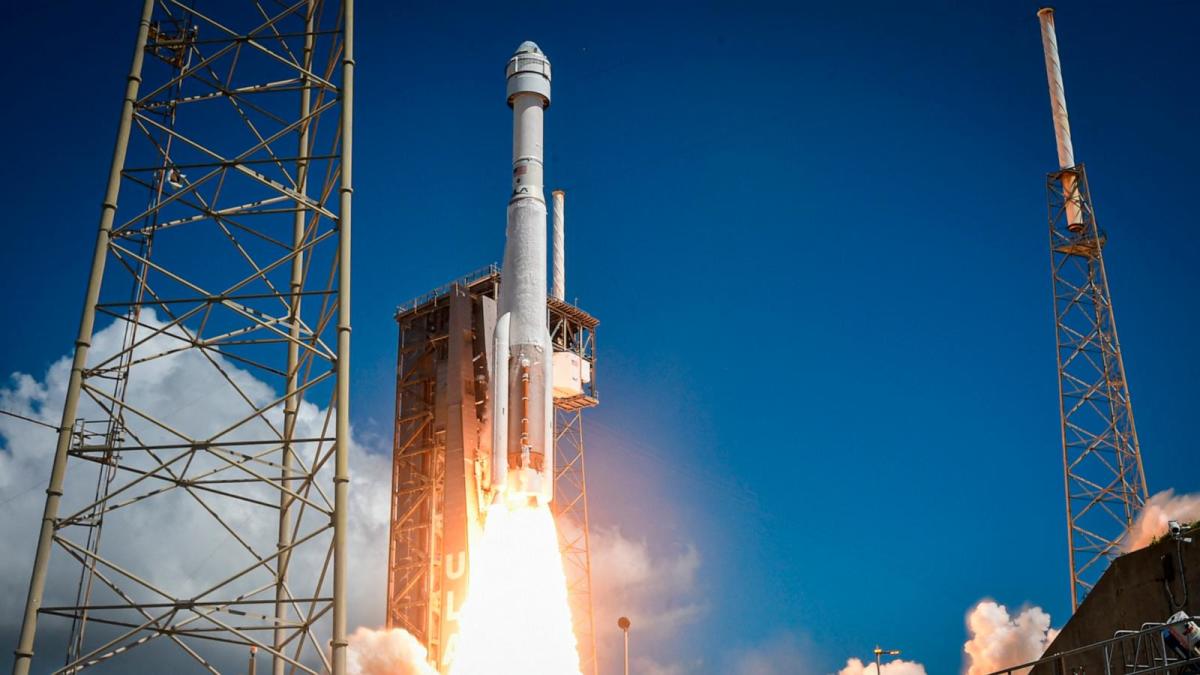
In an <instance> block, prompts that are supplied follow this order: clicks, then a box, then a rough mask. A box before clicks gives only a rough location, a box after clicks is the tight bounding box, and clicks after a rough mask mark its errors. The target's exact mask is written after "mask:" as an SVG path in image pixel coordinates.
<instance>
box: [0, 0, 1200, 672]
mask: <svg viewBox="0 0 1200 675" xmlns="http://www.w3.org/2000/svg"><path fill="white" fill-rule="evenodd" d="M415 4H416V6H412V5H411V4H409V3H360V5H361V6H360V8H359V35H358V64H359V65H358V79H357V82H356V88H357V92H356V93H357V101H356V103H357V109H356V125H357V126H356V141H357V143H356V156H355V160H356V166H355V168H356V194H355V226H356V227H355V246H356V251H355V256H356V257H355V270H354V293H355V305H354V311H355V316H354V325H355V332H354V359H353V377H354V381H353V386H354V394H353V403H354V410H353V415H354V423H355V425H356V426H357V428H359V429H360V430H363V431H364V432H369V433H375V434H379V435H382V436H390V434H391V409H392V405H393V396H394V390H393V387H394V382H393V371H394V361H395V337H396V336H395V324H394V322H393V321H392V319H391V313H392V309H393V308H394V306H395V305H397V304H398V303H400V302H402V301H404V300H407V299H408V298H410V297H412V296H416V295H419V294H420V293H423V292H424V291H426V290H428V289H429V288H431V287H433V286H435V285H438V284H441V283H444V282H445V281H447V280H449V279H450V278H452V277H455V276H458V275H459V274H462V273H465V272H467V271H469V270H471V269H474V268H476V267H479V266H481V265H483V264H486V263H488V262H492V261H495V260H497V259H498V258H499V257H500V254H501V251H502V246H503V226H504V206H505V203H506V200H507V197H508V190H509V183H508V181H509V178H508V171H509V162H510V157H509V152H510V136H509V134H510V124H511V118H510V113H509V110H508V108H507V107H506V106H505V105H504V97H503V86H504V85H503V66H504V63H505V60H506V59H507V57H508V55H509V54H510V53H511V52H512V50H513V48H514V47H515V46H516V45H517V44H518V43H519V42H521V41H522V40H525V39H533V40H536V41H537V42H538V43H539V44H540V45H541V46H542V48H543V49H544V50H545V52H546V53H547V54H548V55H549V56H550V58H551V60H552V62H553V64H554V69H555V71H554V72H555V81H554V103H553V106H552V107H551V109H550V111H549V112H548V114H547V142H546V145H547V152H548V155H547V172H546V173H547V182H548V186H549V187H554V188H558V187H561V188H564V189H566V190H567V192H568V196H567V213H568V215H567V220H568V250H567V266H568V267H567V270H568V272H567V274H568V276H567V290H568V296H569V297H571V298H577V299H578V301H579V303H580V304H581V306H583V307H585V308H587V309H588V310H589V311H591V312H592V313H594V314H595V315H596V316H598V317H599V318H600V319H601V320H602V322H603V323H602V325H601V327H600V333H599V345H600V350H601V351H600V359H601V361H600V364H599V372H598V377H599V383H600V387H601V397H602V400H603V403H602V405H601V406H600V408H598V409H597V410H595V411H593V412H594V414H593V415H591V419H590V421H589V425H590V426H589V434H590V435H589V456H588V461H589V471H590V474H591V476H592V482H591V485H590V489H591V500H592V501H591V505H592V506H591V509H592V516H593V520H594V522H595V523H597V524H598V525H600V526H604V527H612V526H620V527H621V529H622V531H623V532H624V533H625V534H626V535H629V536H633V537H645V538H647V540H648V541H649V542H650V543H651V546H652V547H653V548H655V549H656V550H659V551H662V552H665V553H666V554H669V553H670V552H671V551H677V550H679V549H680V548H681V547H686V546H688V545H694V546H695V547H696V550H697V551H698V552H699V554H700V556H701V559H702V561H703V562H702V566H701V568H700V571H699V577H698V580H697V583H696V590H697V592H698V593H701V594H702V595H703V596H704V598H705V600H706V604H707V606H708V611H707V613H706V614H705V615H704V616H703V617H702V618H701V619H700V620H699V621H698V622H696V623H694V624H692V625H690V626H689V627H688V628H687V629H686V630H684V631H682V632H680V633H678V634H677V635H675V636H674V638H673V640H672V643H671V644H669V645H658V646H655V648H656V649H658V650H660V651H659V653H661V654H664V655H676V656H679V655H696V656H697V657H700V658H704V660H705V662H706V663H708V664H715V663H719V662H720V660H721V659H722V658H725V656H726V655H727V654H728V653H729V652H730V651H735V650H739V649H751V648H753V647H754V646H755V645H757V644H760V643H762V642H764V641H770V640H771V639H773V638H774V637H776V636H779V635H784V634H790V635H794V636H798V639H799V640H801V641H803V642H804V643H805V644H806V645H807V647H806V648H805V649H806V652H807V654H808V655H809V658H811V660H812V662H813V663H816V664H819V666H820V667H821V668H826V669H828V670H829V671H832V670H835V669H836V668H837V667H838V665H840V663H841V662H842V661H844V659H845V658H846V657H847V656H852V655H860V656H861V655H865V654H866V653H867V652H868V651H869V649H870V648H871V647H872V646H873V645H874V644H875V643H876V642H880V643H885V644H886V645H891V646H897V647H899V648H902V649H904V651H905V654H906V656H910V657H912V658H914V659H917V660H920V661H922V662H924V663H925V664H926V665H927V666H928V667H929V668H930V672H939V673H940V672H954V671H956V670H957V669H958V667H959V665H960V662H961V647H962V642H963V639H964V637H965V631H964V628H963V615H964V613H965V612H966V610H967V609H968V608H969V607H970V606H971V605H972V604H973V603H974V602H976V601H977V600H979V599H980V598H983V597H994V598H995V599H997V600H999V601H1001V602H1004V603H1007V604H1008V605H1009V606H1010V607H1011V606H1014V605H1021V604H1023V603H1034V604H1038V605H1041V606H1043V607H1044V608H1046V610H1047V611H1049V612H1050V613H1051V615H1052V616H1053V617H1054V618H1055V623H1056V624H1058V623H1061V621H1062V619H1063V618H1064V617H1065V616H1066V615H1067V613H1068V608H1069V598H1068V586H1067V583H1066V552H1065V536H1064V534H1065V532H1064V529H1065V528H1064V522H1063V521H1064V516H1063V513H1062V477H1061V470H1062V469H1061V461H1060V447H1059V445H1058V444H1059V430H1058V420H1057V392H1056V382H1055V374H1054V368H1055V362H1054V351H1053V339H1054V336H1053V323H1052V319H1051V309H1050V287H1049V283H1050V280H1049V270H1048V254H1047V250H1046V248H1047V237H1046V223H1045V195H1044V175H1045V173H1046V172H1047V171H1048V170H1051V169H1054V168H1055V154H1054V140H1053V131H1052V126H1051V123H1050V117H1049V106H1048V102H1047V94H1046V88H1045V73H1044V70H1043V65H1042V56H1041V45H1040V39H1039V34H1038V28H1037V21H1036V19H1035V17H1034V11H1035V9H1036V6H1035V4H1032V3H1020V2H1007V3H998V2H990V3H968V4H956V3H939V2H934V3H925V4H921V5H913V4H912V3H871V2H867V3H856V4H855V5H854V6H853V8H850V7H847V6H841V5H839V4H837V3H809V4H797V5H794V6H785V5H783V4H781V5H779V6H771V5H746V4H744V3H739V6H736V7H735V6H733V4H732V3H730V4H729V5H717V4H711V3H705V4H701V5H696V4H694V3H691V4H683V3H679V4H663V5H656V6H653V7H647V6H642V5H612V4H609V5H605V6H603V7H600V6H595V5H584V4H568V3H528V4H526V5H523V6H521V7H520V8H519V9H518V8H517V7H515V6H513V5H512V4H511V3H510V4H507V5H504V4H487V5H481V6H468V5H459V6H455V7H445V6H441V5H440V4H439V3H415ZM1058 10H1059V11H1058V21H1059V27H1058V30H1059V40H1060V46H1061V50H1062V58H1063V67H1064V74H1065V80H1066V90H1067V98H1068V103H1069V106H1070V110H1071V113H1072V124H1073V132H1074V134H1073V135H1074V140H1075V149H1076V156H1077V158H1078V159H1079V160H1081V161H1083V162H1085V163H1086V164H1087V166H1088V171H1089V178H1090V180H1091V185H1092V190H1093V195H1094V199H1095V202H1096V208H1097V213H1098V217H1099V220H1100V223H1101V224H1102V225H1103V226H1104V227H1105V228H1106V229H1107V230H1108V233H1109V246H1108V249H1107V250H1106V262H1107V264H1108V271H1109V278H1110V282H1111V285H1112V290H1113V296H1114V300H1115V303H1116V312H1117V322H1118V326H1119V329H1120V335H1121V341H1122V345H1123V348H1124V350H1125V358H1126V367H1127V371H1128V375H1129V380H1130V384H1131V389H1132V395H1133V400H1134V405H1135V411H1136V414H1137V420H1138V430H1139V432H1140V433H1141V442H1142V447H1143V450H1144V453H1145V457H1144V459H1145V464H1146V471H1147V474H1148V479H1149V482H1150V487H1151V490H1152V491H1157V490H1160V489H1165V488H1168V487H1173V488H1175V489H1177V490H1181V491H1196V490H1198V489H1200V478H1198V477H1197V474H1196V472H1194V471H1191V472H1187V471H1180V470H1179V466H1180V465H1181V462H1184V461H1190V459H1191V458H1194V457H1195V450H1194V448H1193V447H1192V446H1191V443H1192V442H1194V441H1193V434H1191V433H1189V432H1188V427H1187V426H1186V424H1187V422H1186V420H1187V419H1190V417H1191V415H1192V414H1194V413H1193V411H1194V410H1195V409H1196V408H1197V406H1200V393H1198V391H1197V389H1196V388H1195V387H1193V386H1191V383H1192V382H1194V381H1195V379H1196V378H1197V376H1200V355H1198V354H1197V352H1196V350H1195V348H1194V345H1195V338H1194V335H1195V333H1196V331H1197V329H1198V328H1200V325H1198V324H1197V318H1196V316H1197V312H1196V310H1197V302H1196V300H1195V296H1194V293H1195V289H1196V288H1197V287H1198V284H1200V267H1198V266H1197V265H1196V260H1197V259H1198V254H1200V234H1198V233H1197V230H1196V228H1195V224H1196V222H1195V215H1194V212H1192V211H1191V209H1190V202H1191V201H1192V196H1193V195H1194V194H1195V191H1196V187H1195V186H1196V185H1197V183H1198V181H1200V171H1198V170H1197V168H1196V164H1195V163H1194V161H1193V158H1194V157H1196V156H1197V155H1198V154H1200V134H1198V133H1197V130H1196V125H1195V119H1196V109H1197V104H1200V95H1198V94H1197V91H1196V88H1195V87H1194V86H1192V85H1193V84H1194V82H1195V66H1196V64H1197V63H1200V58H1198V57H1200V53H1198V52H1200V47H1198V46H1197V44H1198V43H1197V41H1196V40H1195V34H1196V32H1197V30H1198V29H1200V4H1197V3H1189V2H1159V3H1155V5H1154V9H1153V10H1148V11H1143V10H1139V9H1138V8H1136V7H1134V6H1131V5H1129V4H1128V3H1117V2H1095V3H1091V2H1089V3H1083V2H1064V3H1061V4H1060V5H1058ZM135 13H136V9H134V8H125V9H120V8H118V7H117V6H116V5H115V4H110V3H101V4H89V3H77V4H76V5H75V6H73V7H71V8H69V9H67V8H63V7H55V8H54V9H50V8H36V9H26V10H25V11H18V9H17V8H16V6H15V5H12V4H9V5H6V6H5V7H4V8H3V9H0V26H2V27H0V31H3V33H2V36H3V37H2V39H0V50H2V53H3V56H4V60H5V62H6V63H8V64H10V65H9V68H8V74H9V79H10V88H9V99H8V104H7V105H6V106H4V108H3V111H2V112H0V116H3V118H4V122H5V125H4V126H5V128H6V129H8V130H9V132H10V133H9V138H8V140H7V142H6V146H7V148H6V149H7V153H8V161H7V162H5V163H4V164H3V168H2V169H0V171H2V172H3V174H2V175H0V185H3V186H4V188H3V190H4V193H5V194H4V202H5V206H6V215H5V218H4V221H3V225H2V227H3V228H4V230H5V235H6V236H5V242H6V243H5V245H4V246H2V247H0V283H3V285H4V286H5V287H6V288H8V289H9V293H8V295H7V299H6V300H5V305H4V308H5V310H6V311H5V315H6V316H7V318H8V324H9V330H7V331H4V332H3V337H2V338H0V340H3V349H0V372H3V373H4V374H5V375H7V374H8V373H10V372H13V371H22V372H27V373H35V374H40V373H42V372H43V371H44V369H45V368H46V367H47V366H48V365H49V364H50V363H51V362H52V361H53V360H55V359H57V358H59V357H60V356H61V355H63V354H65V353H67V352H68V351H69V349H70V348H71V342H72V339H73V337H74V331H75V326H76V323H77V320H78V309H79V303H80V301H81V298H82V289H83V283H84V281H85V279H86V273H87V271H86V265H87V262H88V259H89V255H90V250H91V246H92V242H93V237H94V227H95V225H94V223H95V220H96V216H97V213H98V208H97V207H98V203H99V199H100V195H101V194H102V190H103V184H104V176H105V169H106V166H107V163H108V158H109V152H110V149H111V144H112V135H113V128H114V123H115V120H116V114H117V110H118V103H119V95H120V90H121V85H122V82H123V78H124V73H125V70H126V67H127V61H128V45H129V43H130V41H131V38H132V27H133V25H134V22H135V20H136V17H135V16H134V15H135ZM48 36H54V40H53V41H50V40H48V39H47V37H48ZM613 619H615V617H597V620H598V622H599V623H600V625H601V626H602V627H604V628H607V627H608V626H609V624H611V623H612V620H613Z"/></svg>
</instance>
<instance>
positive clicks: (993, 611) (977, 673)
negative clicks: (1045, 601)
mask: <svg viewBox="0 0 1200 675" xmlns="http://www.w3.org/2000/svg"><path fill="white" fill-rule="evenodd" d="M967 632H968V633H969V635H970V638H969V639H968V640H967V643H966V644H965V645H963V651H964V652H966V654H967V672H966V675H987V674H988V673H994V672H996V671H998V670H1002V669H1004V668H1011V667H1012V666H1016V665H1020V664H1022V663H1028V662H1030V661H1034V660H1036V659H1038V658H1039V657H1041V655H1042V654H1043V653H1044V652H1045V651H1046V648H1047V647H1049V646H1050V643H1051V642H1053V641H1054V637H1055V636H1056V635H1058V631H1057V630H1056V629H1054V628H1051V627H1050V615H1049V614H1047V613H1046V612H1045V611H1044V610H1043V609H1042V608H1041V607H1026V608H1025V609H1022V610H1021V611H1020V612H1019V613H1017V614H1015V615H1010V614H1009V612H1008V608H1007V607H1005V606H1004V605H1001V604H999V603H997V602H995V601H993V600H982V601H980V602H979V603H977V604H976V605H975V606H974V607H972V608H971V611H970V612H968V613H967ZM1021 672H1028V670H1025V671H1021Z"/></svg>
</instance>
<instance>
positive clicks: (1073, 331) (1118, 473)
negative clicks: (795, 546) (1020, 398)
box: [1038, 8, 1147, 609]
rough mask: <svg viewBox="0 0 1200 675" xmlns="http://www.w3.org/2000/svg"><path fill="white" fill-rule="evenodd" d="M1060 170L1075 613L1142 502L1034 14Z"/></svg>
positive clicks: (1104, 303) (1055, 211) (1047, 41)
mask: <svg viewBox="0 0 1200 675" xmlns="http://www.w3.org/2000/svg"><path fill="white" fill-rule="evenodd" d="M1038 19H1039V21H1040V22H1041V29H1042V46H1043V49H1044V52H1045V57H1046V78H1047V81H1048V83H1049V87H1050V106H1051V112H1052V114H1053V116H1054V134H1055V138H1056V140H1057V142H1058V166H1059V168H1058V170H1057V171H1055V172H1053V173H1051V174H1050V175H1049V176H1048V177H1047V180H1046V191H1047V194H1048V197H1049V222H1050V275H1051V279H1052V285H1053V289H1054V325H1055V336H1056V345H1057V349H1056V353H1057V356H1058V391H1059V413H1060V418H1061V421H1062V458H1063V478H1064V482H1065V488H1066V506H1067V548H1068V552H1069V556H1070V572H1071V607H1072V609H1075V608H1078V606H1079V603H1080V602H1081V601H1082V600H1083V596H1084V595H1086V594H1087V592H1088V591H1089V590H1091V589H1092V587H1093V586H1094V585H1095V584H1096V581H1097V580H1098V579H1099V578H1100V576H1101V575H1102V574H1103V573H1104V570H1105V568H1107V567H1108V564H1109V562H1110V561H1111V560H1112V559H1113V558H1114V557H1116V556H1117V555H1118V554H1119V553H1120V552H1121V551H1120V542H1121V539H1122V537H1123V536H1124V535H1125V532H1126V531H1127V530H1128V529H1129V526H1130V525H1132V524H1133V521H1134V519H1135V518H1136V517H1137V514H1138V512H1139V511H1140V510H1141V508H1142V506H1143V505H1144V504H1145V501H1146V499H1147V489H1146V476H1145V473H1144V472H1143V470H1142V455H1141V449H1140V448H1139V446H1138V438H1137V429H1136V427H1135V426H1134V423H1133V405H1132V403H1131V402H1130V399H1129V385H1128V382H1127V381H1126V379H1125V364H1124V362H1123V361H1122V359H1121V347H1120V343H1119V342H1118V341H1117V325H1116V320H1115V319H1114V318H1113V306H1112V295H1111V294H1110V293H1109V290H1108V275H1107V273H1106V272H1105V270H1104V256H1103V250H1104V245H1105V244H1106V243H1107V240H1108V238H1107V235H1106V233H1105V232H1104V230H1102V229H1100V227H1099V225H1097V224H1096V216H1095V211H1094V209H1093V208H1092V198H1091V194H1090V192H1089V190H1088V182H1087V174H1086V173H1085V172H1084V167H1083V164H1076V163H1075V151H1074V148H1073V147H1072V144H1071V127H1070V123H1069V121H1068V119H1067V101H1066V95H1065V93H1064V91H1063V82H1062V67H1061V65H1060V62H1059V58H1058V38H1057V35H1056V33H1055V28H1054V10H1053V9H1049V8H1046V9H1042V10H1041V11H1039V12H1038Z"/></svg>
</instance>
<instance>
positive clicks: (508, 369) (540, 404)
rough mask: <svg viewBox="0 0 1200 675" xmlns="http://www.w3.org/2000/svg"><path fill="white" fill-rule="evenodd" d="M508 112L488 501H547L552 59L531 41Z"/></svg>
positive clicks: (524, 47)
mask: <svg viewBox="0 0 1200 675" xmlns="http://www.w3.org/2000/svg"><path fill="white" fill-rule="evenodd" d="M507 76H508V105H509V106H510V107H512V110H513V162H512V196H511V197H510V198H509V201H508V227H507V230H506V237H505V243H504V263H503V267H502V268H501V272H500V299H499V307H498V309H497V312H498V314H499V318H498V319H497V321H496V329H495V334H494V338H493V339H494V351H493V354H494V355H495V357H494V359H493V366H492V369H493V372H492V373H491V383H492V384H491V399H492V403H493V405H492V410H493V414H492V420H491V422H492V470H491V487H492V490H493V491H494V493H495V496H494V499H493V503H495V502H497V501H508V502H510V503H521V502H525V503H537V504H547V503H549V502H550V499H551V498H552V497H553V490H554V448H553V443H554V441H553V424H554V414H553V400H552V396H551V383H552V382H553V381H554V378H553V373H552V370H551V368H552V367H553V361H554V360H553V352H552V349H551V346H550V331H549V327H548V325H547V320H546V198H545V194H544V188H543V179H542V174H543V162H542V157H543V154H544V153H543V144H542V122H543V117H544V113H545V110H546V108H547V107H549V105H550V61H549V59H547V58H546V55H545V54H543V53H542V50H541V49H539V48H538V46H537V45H536V44H534V43H532V42H524V43H522V44H521V46H520V47H518V48H517V52H516V53H515V54H513V56H512V58H511V59H509V62H508V68H507Z"/></svg>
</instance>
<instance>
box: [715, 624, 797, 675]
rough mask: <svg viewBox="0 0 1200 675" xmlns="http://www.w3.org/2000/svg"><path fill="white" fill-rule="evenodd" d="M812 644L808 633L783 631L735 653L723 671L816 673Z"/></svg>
mask: <svg viewBox="0 0 1200 675" xmlns="http://www.w3.org/2000/svg"><path fill="white" fill-rule="evenodd" d="M812 660H813V659H812V645H811V644H810V643H809V641H808V640H807V639H806V638H804V636H802V635H800V636H798V635H797V634H796V633H791V632H781V633H778V634H775V635H772V636H771V637H769V638H767V639H766V640H764V641H762V642H760V643H758V644H755V645H753V646H751V647H748V648H744V649H738V650H735V651H734V652H732V653H731V654H730V655H729V656H728V658H726V660H725V667H724V668H722V669H721V670H720V672H723V673H737V674H738V675H799V674H801V673H805V674H807V673H812V672H813V669H812V668H811V667H809V666H808V665H807V664H809V663H811V662H812Z"/></svg>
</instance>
